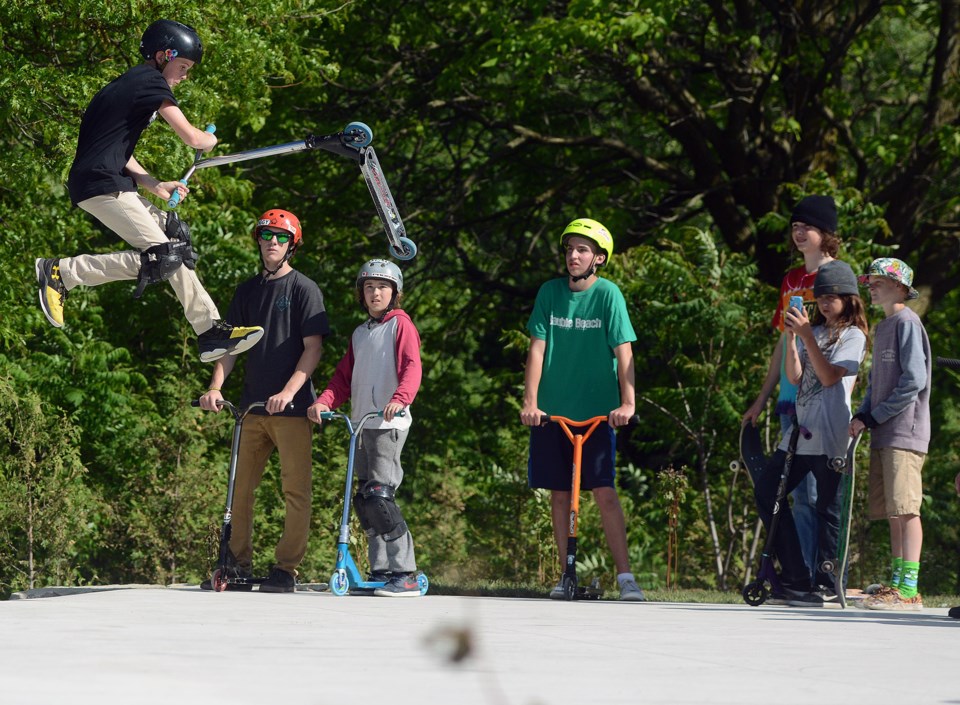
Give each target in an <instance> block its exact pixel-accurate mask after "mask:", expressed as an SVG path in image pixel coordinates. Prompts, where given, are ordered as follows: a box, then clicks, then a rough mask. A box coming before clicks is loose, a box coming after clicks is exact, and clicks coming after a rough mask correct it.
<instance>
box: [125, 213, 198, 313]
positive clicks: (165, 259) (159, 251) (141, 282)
mask: <svg viewBox="0 0 960 705" xmlns="http://www.w3.org/2000/svg"><path fill="white" fill-rule="evenodd" d="M164 232H165V234H166V236H167V237H168V238H170V240H169V241H168V242H164V243H163V244H160V245H154V246H153V247H148V248H147V249H146V250H144V251H143V252H141V253H140V274H139V275H138V276H137V289H136V291H134V293H133V298H135V299H139V298H140V297H141V296H143V290H144V289H146V288H147V284H156V283H158V282H162V281H166V280H167V279H169V278H170V277H172V276H173V275H174V273H175V272H176V271H177V270H178V269H180V267H181V266H184V265H186V267H187V268H188V269H194V268H195V267H196V265H197V259H198V258H197V253H196V252H194V251H193V242H192V241H191V240H190V226H188V225H187V224H186V223H184V222H183V221H182V220H180V218H179V216H178V215H177V214H176V213H174V212H170V213H167V224H166V229H165V231H164Z"/></svg>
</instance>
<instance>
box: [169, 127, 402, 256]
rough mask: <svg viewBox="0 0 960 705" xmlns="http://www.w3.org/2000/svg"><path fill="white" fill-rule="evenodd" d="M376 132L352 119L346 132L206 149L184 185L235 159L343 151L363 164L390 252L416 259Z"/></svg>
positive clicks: (174, 203)
mask: <svg viewBox="0 0 960 705" xmlns="http://www.w3.org/2000/svg"><path fill="white" fill-rule="evenodd" d="M215 130H216V128H215V127H214V126H213V125H208V126H207V132H214V131H215ZM372 142H373V131H372V130H371V129H370V128H369V127H368V126H367V125H365V124H364V123H362V122H351V123H350V124H349V125H347V126H346V127H345V128H343V131H342V132H335V133H333V134H329V135H319V136H318V135H307V137H306V138H305V139H303V140H300V141H299V142H287V143H285V144H278V145H273V146H271V147H259V148H257V149H250V150H246V151H243V152H235V153H234V154H221V155H218V156H216V157H207V158H205V159H203V158H201V154H202V152H200V151H198V152H197V154H196V157H195V159H194V162H193V165H192V166H191V167H190V168H189V169H188V170H187V172H186V173H185V174H184V175H183V178H182V179H180V182H181V183H182V184H186V183H187V182H188V181H189V180H190V177H191V176H193V174H194V172H195V171H197V170H198V169H208V168H210V167H214V166H223V165H224V164H233V163H235V162H242V161H248V160H250V159H262V158H264V157H276V156H280V155H283V154H290V153H292V152H304V151H309V150H313V149H322V150H324V151H327V152H332V153H333V154H339V155H340V156H342V157H347V158H348V159H351V160H353V161H355V162H356V163H357V164H358V165H359V166H360V172H361V173H362V174H363V179H364V181H366V183H367V189H368V190H369V191H370V195H371V197H372V198H373V204H374V206H376V209H377V215H378V216H380V222H381V223H383V229H384V231H385V232H386V234H387V241H388V242H389V244H390V253H391V254H392V255H393V256H394V257H396V258H397V259H399V260H409V259H413V258H414V257H416V255H417V246H416V245H415V244H414V243H413V241H412V240H410V239H409V238H408V237H406V229H405V228H404V225H403V221H402V220H401V219H400V212H399V211H398V210H397V206H396V204H395V203H394V200H393V195H392V194H391V193H390V187H389V186H388V185H387V179H386V177H385V176H384V175H383V171H382V170H381V168H380V162H379V160H378V159H377V154H376V152H375V151H374V150H373V147H372V146H371V143H372ZM179 202H180V194H179V192H174V194H173V196H172V197H171V198H170V200H169V201H167V206H168V207H169V208H176V207H177V204H178V203H179Z"/></svg>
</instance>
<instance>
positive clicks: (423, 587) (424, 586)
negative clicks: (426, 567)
mask: <svg viewBox="0 0 960 705" xmlns="http://www.w3.org/2000/svg"><path fill="white" fill-rule="evenodd" d="M417 585H418V586H419V587H420V594H421V595H426V594H427V590H429V589H430V581H429V580H427V576H426V575H424V574H423V573H417Z"/></svg>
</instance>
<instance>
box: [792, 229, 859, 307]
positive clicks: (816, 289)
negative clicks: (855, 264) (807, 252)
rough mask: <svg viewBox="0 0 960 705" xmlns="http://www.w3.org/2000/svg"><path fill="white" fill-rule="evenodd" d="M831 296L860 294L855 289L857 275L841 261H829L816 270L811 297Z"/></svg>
mask: <svg viewBox="0 0 960 705" xmlns="http://www.w3.org/2000/svg"><path fill="white" fill-rule="evenodd" d="M803 222H807V221H803ZM824 294H833V295H835V296H843V295H844V294H855V295H858V296H859V294H860V289H858V288H857V275H856V274H854V273H853V270H852V269H850V265H849V264H847V263H846V262H843V261H842V260H838V259H835V260H830V261H829V262H827V263H826V264H825V265H823V266H822V267H820V269H818V270H817V278H816V279H815V280H814V281H813V296H814V298H816V297H818V296H823V295H824Z"/></svg>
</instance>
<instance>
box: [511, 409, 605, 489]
mask: <svg viewBox="0 0 960 705" xmlns="http://www.w3.org/2000/svg"><path fill="white" fill-rule="evenodd" d="M571 430H572V431H573V433H575V434H576V433H578V432H581V433H582V432H583V429H574V428H571ZM616 452H617V436H616V433H615V432H614V430H613V429H612V428H610V426H609V424H607V423H601V424H600V425H599V426H597V428H596V429H594V431H593V433H592V434H591V436H590V438H588V439H587V442H586V443H584V445H583V454H582V458H581V462H580V488H581V489H584V490H592V489H594V488H595V487H613V486H614V479H615V472H614V460H615V456H616ZM527 481H528V482H529V484H530V487H539V488H543V489H547V490H560V491H563V492H569V491H570V490H571V488H572V487H573V442H572V441H571V440H570V439H569V438H567V434H565V433H564V432H563V429H562V428H560V424H557V423H548V424H546V425H545V426H534V427H532V428H531V429H530V460H529V462H528V463H527Z"/></svg>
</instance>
